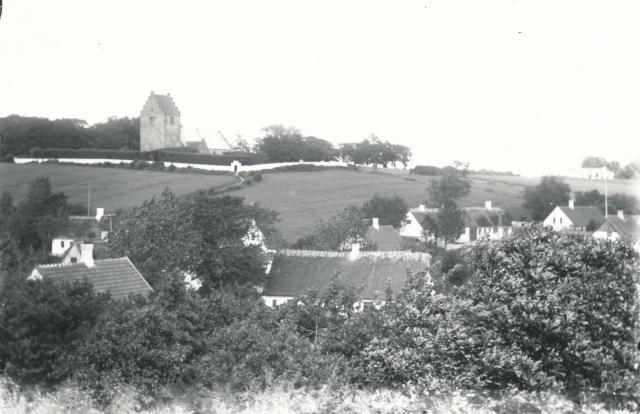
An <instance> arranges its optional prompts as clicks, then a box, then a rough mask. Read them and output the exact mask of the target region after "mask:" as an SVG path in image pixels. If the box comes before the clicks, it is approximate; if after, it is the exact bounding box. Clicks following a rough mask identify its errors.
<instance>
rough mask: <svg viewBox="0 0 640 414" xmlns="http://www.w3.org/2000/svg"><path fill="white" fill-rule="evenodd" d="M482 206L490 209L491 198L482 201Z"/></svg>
mask: <svg viewBox="0 0 640 414" xmlns="http://www.w3.org/2000/svg"><path fill="white" fill-rule="evenodd" d="M484 208H486V209H487V210H491V200H487V201H485V202H484Z"/></svg>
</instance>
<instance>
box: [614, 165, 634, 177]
mask: <svg viewBox="0 0 640 414" xmlns="http://www.w3.org/2000/svg"><path fill="white" fill-rule="evenodd" d="M638 177H640V163H638V162H633V163H631V164H627V165H626V166H625V167H624V168H621V169H620V170H619V171H618V174H617V175H616V178H622V179H634V178H638Z"/></svg>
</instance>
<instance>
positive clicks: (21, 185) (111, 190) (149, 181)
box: [0, 164, 237, 212]
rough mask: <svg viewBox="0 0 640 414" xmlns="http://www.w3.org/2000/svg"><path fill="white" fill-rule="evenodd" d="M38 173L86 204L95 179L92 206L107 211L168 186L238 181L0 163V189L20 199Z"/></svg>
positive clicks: (185, 188) (183, 189) (184, 188)
mask: <svg viewBox="0 0 640 414" xmlns="http://www.w3.org/2000/svg"><path fill="white" fill-rule="evenodd" d="M38 177H48V178H49V180H51V185H52V187H53V190H54V191H56V192H58V191H62V192H64V193H65V194H66V195H67V196H68V197H69V202H70V203H74V204H75V203H79V204H84V205H86V204H87V192H88V191H87V190H88V185H89V182H91V206H92V207H104V208H105V209H106V211H107V212H113V211H115V210H117V209H121V208H122V209H126V208H130V207H135V206H138V205H140V204H142V202H144V201H145V200H148V199H150V198H151V197H153V196H155V195H158V194H160V193H161V192H162V190H164V188H165V187H169V188H170V189H171V191H173V192H174V193H175V194H177V195H182V194H187V193H190V192H193V191H196V190H199V189H205V188H211V187H221V186H225V185H228V184H233V183H235V182H236V181H237V180H236V178H235V177H233V176H231V175H212V174H211V175H210V174H198V173H196V174H187V173H169V172H155V171H138V170H129V169H126V168H102V167H88V166H73V165H55V164H0V191H8V192H9V193H10V194H11V196H12V197H13V198H14V200H15V201H20V200H21V199H22V198H23V197H24V196H25V195H26V193H27V191H28V189H29V183H30V182H32V181H33V180H35V179H36V178H38Z"/></svg>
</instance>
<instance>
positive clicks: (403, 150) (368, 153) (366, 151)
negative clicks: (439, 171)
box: [340, 134, 411, 170]
mask: <svg viewBox="0 0 640 414" xmlns="http://www.w3.org/2000/svg"><path fill="white" fill-rule="evenodd" d="M340 154H341V155H342V158H343V159H346V160H348V161H351V162H353V163H354V164H356V165H360V164H371V165H372V166H373V168H374V170H377V168H378V165H382V166H383V167H385V168H386V167H387V165H389V164H395V163H396V162H401V163H402V165H404V166H405V167H406V165H407V163H408V162H409V160H410V158H411V150H410V149H409V148H408V147H405V146H402V145H397V144H391V143H390V142H389V141H382V140H381V139H380V138H378V137H377V136H375V135H373V134H372V135H371V136H370V137H369V138H367V139H365V140H364V141H362V142H360V143H355V144H342V145H341V146H340Z"/></svg>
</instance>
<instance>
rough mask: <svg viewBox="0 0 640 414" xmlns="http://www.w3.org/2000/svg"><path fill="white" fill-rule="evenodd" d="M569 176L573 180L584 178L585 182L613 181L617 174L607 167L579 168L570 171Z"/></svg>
mask: <svg viewBox="0 0 640 414" xmlns="http://www.w3.org/2000/svg"><path fill="white" fill-rule="evenodd" d="M567 175H568V176H569V177H573V178H582V179H585V180H613V178H614V177H615V174H614V173H613V171H610V170H608V169H607V168H606V167H600V168H579V169H574V170H569V171H568V173H567Z"/></svg>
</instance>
